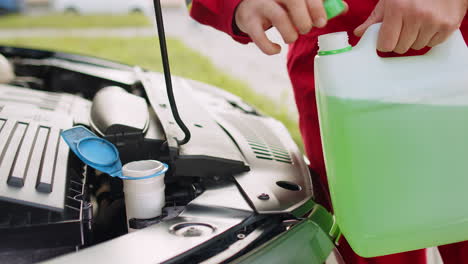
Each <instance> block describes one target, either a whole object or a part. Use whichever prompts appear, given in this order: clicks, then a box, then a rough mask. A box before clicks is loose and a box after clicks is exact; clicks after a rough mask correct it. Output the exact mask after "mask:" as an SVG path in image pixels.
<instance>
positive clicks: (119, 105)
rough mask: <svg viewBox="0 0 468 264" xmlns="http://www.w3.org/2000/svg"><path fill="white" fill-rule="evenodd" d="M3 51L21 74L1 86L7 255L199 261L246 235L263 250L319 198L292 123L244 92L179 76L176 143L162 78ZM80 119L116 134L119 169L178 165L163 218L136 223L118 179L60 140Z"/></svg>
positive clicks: (1, 240)
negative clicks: (255, 104) (135, 164)
mask: <svg viewBox="0 0 468 264" xmlns="http://www.w3.org/2000/svg"><path fill="white" fill-rule="evenodd" d="M0 54H2V55H3V56H5V57H6V58H7V60H8V63H9V65H10V66H11V67H12V69H13V71H14V77H12V78H11V79H9V80H7V81H4V82H3V83H1V84H0V208H1V209H2V210H1V213H0V259H1V260H0V262H5V263H35V262H40V261H44V260H49V259H52V258H54V257H57V256H61V255H65V254H67V253H73V252H75V253H73V254H68V255H65V256H63V257H62V258H63V259H61V258H58V259H57V260H58V261H62V262H66V263H83V262H84V261H85V260H86V258H87V254H95V255H96V254H97V252H100V255H102V257H101V258H99V259H96V260H95V261H96V262H98V261H111V260H112V261H113V262H116V263H125V262H126V261H127V262H128V261H132V259H133V260H135V259H134V258H135V257H138V260H139V263H145V261H152V262H153V263H154V262H158V263H159V262H167V263H198V262H201V261H204V260H206V259H208V258H210V257H215V256H217V255H218V254H220V252H223V251H224V250H226V249H227V248H229V246H230V245H232V244H233V243H235V242H236V241H239V240H241V239H243V238H244V237H245V236H249V235H255V239H253V240H252V243H251V244H249V245H248V246H250V247H253V246H254V245H255V244H257V245H258V243H261V241H265V240H266V239H268V238H271V237H272V236H274V235H276V234H278V233H280V232H282V231H284V230H286V228H287V226H285V225H284V221H286V220H291V219H295V218H296V217H295V215H297V214H296V213H295V212H296V211H297V210H298V209H300V208H301V207H302V206H303V205H305V204H306V203H307V202H309V201H310V200H311V199H312V197H313V190H312V179H311V175H310V172H309V169H308V166H307V165H306V163H305V161H304V159H303V157H302V154H301V152H300V150H299V149H298V147H297V146H296V144H295V143H294V142H293V140H292V139H291V137H290V135H289V133H288V131H287V130H286V128H285V127H284V126H283V125H282V124H281V123H280V122H279V121H277V120H275V119H273V118H270V117H266V116H263V115H262V114H261V113H259V112H258V111H257V110H255V109H254V108H252V107H251V106H249V105H248V104H246V103H245V102H243V101H242V100H241V99H240V98H239V97H237V96H235V95H232V94H230V93H227V92H225V91H223V90H221V89H219V88H216V87H212V86H210V85H207V84H203V83H200V82H197V81H192V80H188V79H183V78H180V77H173V81H174V94H175V97H176V98H177V106H178V108H179V111H180V115H181V117H182V119H183V120H184V122H185V123H186V124H187V126H188V127H189V129H190V131H191V133H192V138H191V140H190V141H189V142H188V143H187V144H185V145H179V144H178V142H177V140H176V138H181V137H182V131H181V130H180V128H179V127H178V126H177V125H176V122H175V120H174V117H173V115H172V112H171V108H170V104H169V102H168V101H167V93H166V90H165V88H164V87H165V85H164V78H163V76H162V74H160V73H155V72H150V71H146V70H144V69H141V68H139V67H132V66H127V65H123V64H119V63H115V62H111V61H107V60H101V59H97V58H92V57H85V56H80V55H72V54H66V53H59V52H49V51H42V50H33V49H24V48H16V47H6V46H0ZM77 125H81V126H84V127H86V128H88V129H90V130H92V131H93V132H94V133H96V134H97V135H98V136H99V137H102V138H104V139H106V140H108V141H110V142H112V143H113V144H114V145H115V146H116V148H117V149H118V151H119V153H120V159H121V160H122V163H123V164H125V163H128V162H131V161H138V160H158V161H161V162H164V163H167V164H168V165H169V171H168V172H167V173H166V177H165V184H166V191H165V200H166V205H165V207H164V209H163V214H162V215H161V216H160V217H157V218H154V219H131V220H130V221H129V222H127V219H126V215H125V200H124V193H123V188H122V180H121V179H119V178H114V177H110V176H109V175H107V174H105V173H102V172H100V171H97V170H95V169H93V168H91V167H89V166H86V165H85V164H84V163H83V162H81V161H80V160H79V159H78V158H77V157H75V156H74V155H73V154H72V153H71V152H70V151H69V149H68V147H67V145H66V144H65V142H64V141H63V140H62V139H61V138H60V133H61V132H62V131H63V130H65V129H69V128H71V127H74V126H77ZM309 209H310V208H309ZM301 210H302V211H303V210H304V209H301ZM306 211H307V210H306ZM127 227H130V228H132V229H136V230H139V229H141V230H140V231H137V232H130V233H128V229H127ZM258 230H261V231H258ZM256 232H257V233H256ZM118 243H121V244H122V245H123V244H125V245H126V246H123V247H125V250H128V251H131V252H132V254H130V255H126V256H123V255H120V252H118V251H115V245H116V244H118ZM151 245H152V246H153V247H154V246H156V249H154V248H153V249H152V248H151ZM82 249H85V250H82ZM195 249H197V250H196V252H195V251H194V250H195ZM242 250H248V247H247V245H246V246H245V248H243V249H242ZM93 252H94V253H93ZM239 252H240V251H239ZM239 252H237V253H239ZM234 253H235V252H234ZM234 253H233V254H232V256H225V258H224V259H225V260H228V259H230V258H233V257H234V256H235V254H234ZM93 261H94V260H93ZM53 262H54V260H52V262H51V263H53Z"/></svg>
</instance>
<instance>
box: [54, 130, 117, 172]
mask: <svg viewBox="0 0 468 264" xmlns="http://www.w3.org/2000/svg"><path fill="white" fill-rule="evenodd" d="M61 136H62V138H63V139H64V140H65V142H66V143H67V145H68V146H69V147H70V149H71V150H72V151H73V153H75V155H76V156H78V158H80V159H81V160H82V161H83V162H84V163H86V164H87V165H89V166H91V167H93V168H95V169H96V170H99V171H102V172H104V173H107V174H109V175H110V176H112V177H120V178H122V162H121V161H120V158H119V151H118V150H117V148H116V147H115V146H114V145H113V144H112V143H110V142H109V141H107V140H105V139H103V138H100V137H98V136H96V134H94V133H93V132H91V131H90V130H89V129H87V128H85V127H83V126H76V127H73V128H70V129H67V130H64V131H63V132H62V133H61Z"/></svg>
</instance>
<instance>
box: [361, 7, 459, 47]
mask: <svg viewBox="0 0 468 264" xmlns="http://www.w3.org/2000/svg"><path fill="white" fill-rule="evenodd" d="M467 8H468V0H380V1H379V3H378V4H377V6H376V7H375V9H374V11H373V12H372V14H371V15H370V16H369V18H368V19H367V20H366V21H365V22H364V23H363V24H362V25H360V26H359V27H357V28H356V29H355V30H354V34H355V35H356V36H359V37H360V36H362V34H364V32H365V31H366V29H367V28H368V27H369V26H370V25H372V24H375V23H378V22H382V27H381V28H380V32H379V40H378V43H377V50H379V51H382V52H391V51H394V52H396V53H399V54H403V53H405V52H407V51H408V50H409V49H410V48H411V49H415V50H420V49H422V48H424V47H426V46H429V47H433V46H436V45H438V44H440V43H442V42H444V41H445V40H446V39H447V38H448V37H449V36H450V35H451V34H452V33H453V32H454V31H455V30H457V29H458V28H459V27H460V25H461V22H462V20H463V17H464V16H465V14H466V11H467Z"/></svg>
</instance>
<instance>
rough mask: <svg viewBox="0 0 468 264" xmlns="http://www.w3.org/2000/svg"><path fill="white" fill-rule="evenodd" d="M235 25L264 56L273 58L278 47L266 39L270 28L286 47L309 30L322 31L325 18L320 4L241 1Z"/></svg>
mask: <svg viewBox="0 0 468 264" xmlns="http://www.w3.org/2000/svg"><path fill="white" fill-rule="evenodd" d="M235 23H236V25H237V27H238V28H239V29H240V30H241V31H242V32H244V33H246V34H247V35H249V36H250V37H251V38H252V40H253V41H254V42H255V44H256V45H257V46H258V47H259V48H260V49H261V50H262V51H263V52H264V53H266V54H268V55H273V54H277V53H279V52H280V51H281V47H280V46H279V45H278V44H276V43H273V42H271V41H270V40H269V39H268V37H267V36H266V34H265V31H266V30H268V29H269V28H270V27H272V26H273V27H276V28H277V29H278V31H279V33H280V34H281V37H282V38H283V40H284V42H285V43H288V44H289V43H293V42H294V41H296V39H297V38H298V36H299V35H298V34H306V33H308V32H309V31H310V30H311V29H312V27H324V26H325V25H326V24H327V15H326V13H325V9H324V7H323V0H243V1H242V2H241V3H240V4H239V6H238V7H237V10H236V14H235Z"/></svg>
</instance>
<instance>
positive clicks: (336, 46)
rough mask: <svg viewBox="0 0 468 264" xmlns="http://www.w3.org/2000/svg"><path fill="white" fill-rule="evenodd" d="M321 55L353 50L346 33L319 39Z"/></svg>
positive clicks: (328, 35) (327, 35)
mask: <svg viewBox="0 0 468 264" xmlns="http://www.w3.org/2000/svg"><path fill="white" fill-rule="evenodd" d="M318 44H319V55H330V54H337V53H341V52H344V51H348V50H351V46H350V45H349V42H348V33H347V32H346V31H342V32H335V33H330V34H325V35H321V36H319V37H318Z"/></svg>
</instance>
